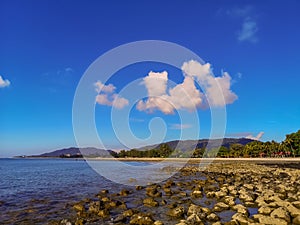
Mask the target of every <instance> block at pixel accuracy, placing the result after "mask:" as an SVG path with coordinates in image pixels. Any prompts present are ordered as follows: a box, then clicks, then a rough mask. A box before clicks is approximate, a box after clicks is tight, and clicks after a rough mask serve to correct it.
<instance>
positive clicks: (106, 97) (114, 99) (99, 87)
mask: <svg viewBox="0 0 300 225" xmlns="http://www.w3.org/2000/svg"><path fill="white" fill-rule="evenodd" d="M94 85H95V90H96V92H97V93H98V95H97V96H96V102H97V103H98V104H99V105H107V106H112V107H115V108H117V109H122V108H124V107H125V106H127V105H128V103H129V102H128V100H127V99H126V98H122V97H121V96H119V95H118V94H116V93H115V90H116V87H115V86H114V85H112V84H108V85H105V84H103V83H102V82H101V81H97V82H96V83H95V84H94Z"/></svg>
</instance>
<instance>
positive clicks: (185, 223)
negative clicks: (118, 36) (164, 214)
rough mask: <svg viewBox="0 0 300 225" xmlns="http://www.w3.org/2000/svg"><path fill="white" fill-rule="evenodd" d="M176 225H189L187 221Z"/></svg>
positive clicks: (181, 221)
mask: <svg viewBox="0 0 300 225" xmlns="http://www.w3.org/2000/svg"><path fill="white" fill-rule="evenodd" d="M176 225H188V223H187V221H185V220H180V222H179V223H176Z"/></svg>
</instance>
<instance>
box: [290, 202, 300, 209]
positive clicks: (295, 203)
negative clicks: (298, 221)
mask: <svg viewBox="0 0 300 225" xmlns="http://www.w3.org/2000/svg"><path fill="white" fill-rule="evenodd" d="M292 204H293V205H294V206H295V207H296V208H298V209H300V201H294V202H293V203H292Z"/></svg>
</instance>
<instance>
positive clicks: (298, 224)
mask: <svg viewBox="0 0 300 225" xmlns="http://www.w3.org/2000/svg"><path fill="white" fill-rule="evenodd" d="M292 224H294V225H300V216H296V217H295V218H294V219H293V223H292Z"/></svg>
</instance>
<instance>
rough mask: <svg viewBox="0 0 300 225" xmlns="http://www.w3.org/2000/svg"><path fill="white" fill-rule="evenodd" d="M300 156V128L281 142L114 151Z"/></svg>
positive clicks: (129, 154) (138, 155) (145, 154)
mask: <svg viewBox="0 0 300 225" xmlns="http://www.w3.org/2000/svg"><path fill="white" fill-rule="evenodd" d="M299 156H300V130H299V131H297V132H296V133H292V134H288V135H286V139H285V140H284V141H282V142H281V143H278V142H275V141H267V142H261V141H252V142H249V143H248V144H246V145H242V144H239V143H234V144H231V145H230V146H229V147H225V146H221V147H220V148H219V149H217V148H212V149H206V148H205V146H203V147H202V148H199V149H198V148H197V149H195V150H190V151H184V152H183V151H180V150H178V149H175V150H174V151H173V149H171V148H170V147H169V145H168V144H161V145H160V146H159V147H158V148H155V149H148V150H144V151H141V150H137V149H132V150H129V151H125V150H122V151H120V152H119V153H115V154H114V157H117V158H126V157H130V158H144V157H149V158H166V157H173V158H186V157H192V158H202V157H204V158H210V157H223V158H230V157H231V158H233V157H299Z"/></svg>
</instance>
